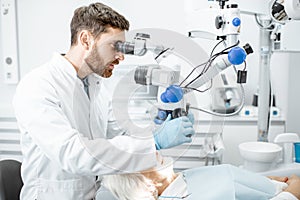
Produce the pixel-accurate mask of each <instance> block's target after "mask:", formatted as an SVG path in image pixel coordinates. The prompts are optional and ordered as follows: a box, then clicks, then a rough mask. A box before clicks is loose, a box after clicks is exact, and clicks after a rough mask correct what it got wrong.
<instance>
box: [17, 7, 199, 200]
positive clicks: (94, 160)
mask: <svg viewBox="0 0 300 200" xmlns="http://www.w3.org/2000/svg"><path fill="white" fill-rule="evenodd" d="M128 28H129V23H128V21H127V20H126V19H125V18H124V17H123V16H122V15H120V14H119V13H117V12H115V11H114V10H112V9H111V8H110V7H108V6H106V5H103V4H101V3H94V4H90V5H89V6H83V7H80V8H78V9H76V10H75V12H74V16H73V18H72V21H71V48H70V49H69V51H68V52H67V53H66V54H65V55H60V54H58V53H55V54H54V56H53V58H52V59H51V60H50V61H49V62H47V63H45V64H44V65H42V66H41V67H39V68H36V69H34V70H33V71H32V72H30V73H29V74H27V75H26V76H25V77H24V78H23V79H22V80H21V82H20V83H19V85H18V87H17V90H16V94H15V96H14V100H13V105H14V109H15V114H16V118H17V121H18V125H19V128H20V131H21V147H22V153H23V163H22V169H21V174H22V179H23V182H24V186H23V188H22V191H21V195H20V197H21V199H22V200H29V199H38V200H40V199H51V200H53V199H63V200H77V199H78V200H85V199H93V198H95V193H96V191H97V189H98V188H99V187H98V184H97V181H96V180H97V179H98V180H99V179H101V178H99V177H98V176H99V175H103V174H113V173H125V172H135V171H141V170H144V169H147V168H150V167H153V166H155V165H156V153H155V151H156V148H155V146H156V147H157V149H160V148H169V147H172V146H176V145H179V144H182V143H185V142H190V141H191V138H190V137H188V136H189V135H193V134H194V130H193V127H192V123H191V122H190V121H189V119H188V118H187V117H180V118H176V119H174V120H170V121H166V122H165V123H164V125H163V126H162V128H161V129H158V130H157V131H154V133H152V132H151V133H149V134H144V135H141V136H140V137H136V136H135V137H132V136H130V134H131V133H128V132H126V131H124V130H121V129H120V128H119V127H118V125H117V124H116V121H115V120H114V113H113V112H112V108H111V102H110V101H109V98H108V93H107V89H106V87H105V85H104V84H103V82H104V81H105V80H104V79H105V78H108V77H110V76H111V75H112V71H113V69H114V66H115V65H117V64H119V61H122V60H123V59H124V56H123V54H122V53H120V52H117V51H116V50H115V48H114V44H115V43H116V42H117V41H124V40H125V33H124V31H126V30H128ZM134 134H135V135H136V133H134ZM152 134H154V135H155V139H154V138H153V135H152Z"/></svg>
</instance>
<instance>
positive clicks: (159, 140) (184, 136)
mask: <svg viewBox="0 0 300 200" xmlns="http://www.w3.org/2000/svg"><path fill="white" fill-rule="evenodd" d="M194 134H195V130H194V129H193V124H192V123H191V122H190V120H189V118H188V117H186V116H183V117H179V118H176V119H172V120H171V115H168V117H167V119H166V120H165V122H164V123H163V124H162V126H161V127H159V128H158V130H156V131H155V132H154V141H155V145H156V149H157V150H159V149H167V148H171V147H174V146H177V145H180V144H183V143H187V142H191V141H192V138H191V136H193V135H194Z"/></svg>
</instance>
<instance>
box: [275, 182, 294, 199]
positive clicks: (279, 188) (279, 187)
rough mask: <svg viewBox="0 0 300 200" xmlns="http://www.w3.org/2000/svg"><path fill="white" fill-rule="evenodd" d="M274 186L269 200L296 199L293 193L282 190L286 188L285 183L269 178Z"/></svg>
mask: <svg viewBox="0 0 300 200" xmlns="http://www.w3.org/2000/svg"><path fill="white" fill-rule="evenodd" d="M271 182H272V183H273V184H274V186H275V188H276V192H275V196H274V197H273V198H272V199H271V200H298V199H297V198H296V197H295V196H294V195H293V194H291V193H289V192H283V190H284V189H285V188H287V186H288V185H287V184H286V183H284V182H280V181H275V180H271Z"/></svg>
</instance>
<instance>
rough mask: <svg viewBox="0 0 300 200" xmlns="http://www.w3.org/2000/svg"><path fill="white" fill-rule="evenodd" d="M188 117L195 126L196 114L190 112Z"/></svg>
mask: <svg viewBox="0 0 300 200" xmlns="http://www.w3.org/2000/svg"><path fill="white" fill-rule="evenodd" d="M187 117H188V118H189V120H190V122H192V124H193V125H194V123H195V117H194V114H193V113H191V112H189V113H188V114H187Z"/></svg>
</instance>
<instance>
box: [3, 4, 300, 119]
mask: <svg viewBox="0 0 300 200" xmlns="http://www.w3.org/2000/svg"><path fill="white" fill-rule="evenodd" d="M199 1H200V0H199ZM91 2H93V1H89V0H72V1H68V0H51V1H50V0H48V1H38V0H26V1H21V0H19V1H17V11H18V31H19V37H18V41H19V58H20V73H21V76H24V75H25V74H26V73H28V72H29V71H30V70H31V69H33V68H34V67H36V66H38V65H40V64H42V63H43V62H45V61H47V60H48V59H49V58H50V57H51V55H52V53H53V52H54V51H58V52H61V53H62V52H66V51H67V49H68V47H69V44H70V33H69V22H70V20H71V16H72V14H73V10H74V9H75V8H76V7H78V6H79V5H84V4H89V3H91ZM102 2H103V3H106V4H107V5H110V6H111V7H113V8H114V9H115V10H117V11H119V12H120V13H122V14H123V15H124V16H125V17H126V18H127V19H128V20H129V21H130V23H131V29H140V28H164V29H170V30H173V31H177V32H179V33H182V34H186V33H185V19H184V0H177V1H174V0H163V1H159V0H151V1H149V0H130V1H125V0H124V1H111V0H103V1H102ZM203 2H205V1H204V0H203ZM199 20H201V23H202V22H203V21H204V20H205V19H199ZM0 34H1V31H0ZM295 38H296V37H295ZM240 40H241V44H244V43H246V42H248V43H250V44H251V45H252V47H253V49H254V51H255V52H254V54H252V55H250V56H249V57H248V60H247V66H248V82H247V84H246V85H245V88H246V103H247V104H251V102H252V95H253V93H255V92H256V89H257V87H258V72H259V69H258V65H259V46H258V44H259V43H258V40H259V32H258V26H257V25H256V22H255V20H254V17H253V16H250V15H242V29H241V35H240ZM2 51H5V49H2V48H0V56H1V57H0V58H1V59H2V54H1V53H2ZM297 62H298V58H297V56H296V58H294V59H291V58H290V57H289V55H288V54H284V53H274V54H273V56H272V60H271V70H272V82H273V85H274V91H275V94H276V97H277V105H278V106H279V107H281V108H282V109H283V112H284V113H286V111H287V110H288V103H289V102H291V101H289V100H288V83H289V81H288V80H289V79H288V76H289V69H290V67H291V66H293V67H296V65H297ZM295 81H296V80H295ZM290 84H293V83H290ZM293 86H295V84H294V85H293ZM295 87H296V86H295ZM297 89H298V88H296V89H295V90H297ZM14 91H15V85H6V84H4V83H3V72H2V68H1V67H0V92H1V98H0V117H13V111H12V107H11V99H12V96H13V94H14ZM290 107H291V106H290Z"/></svg>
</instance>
